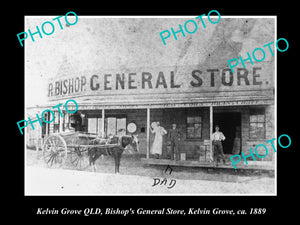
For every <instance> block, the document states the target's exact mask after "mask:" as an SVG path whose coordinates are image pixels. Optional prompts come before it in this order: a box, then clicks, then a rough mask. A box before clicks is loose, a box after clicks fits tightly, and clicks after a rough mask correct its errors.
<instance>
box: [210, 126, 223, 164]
mask: <svg viewBox="0 0 300 225" xmlns="http://www.w3.org/2000/svg"><path fill="white" fill-rule="evenodd" d="M219 130H220V127H219V126H218V125H216V126H215V133H213V134H212V138H211V139H212V144H213V150H214V153H213V154H214V161H215V162H216V164H217V165H218V162H220V158H221V159H222V160H223V163H224V164H225V155H224V153H223V146H222V142H221V141H224V140H225V136H224V134H223V133H222V132H221V131H219Z"/></svg>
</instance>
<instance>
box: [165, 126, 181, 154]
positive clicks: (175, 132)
mask: <svg viewBox="0 0 300 225" xmlns="http://www.w3.org/2000/svg"><path fill="white" fill-rule="evenodd" d="M181 136H182V133H181V132H180V130H179V129H178V128H177V127H176V123H173V124H172V129H170V130H169V131H168V139H169V141H170V142H171V160H174V154H175V160H179V148H178V147H179V146H178V145H179V143H180V140H181Z"/></svg>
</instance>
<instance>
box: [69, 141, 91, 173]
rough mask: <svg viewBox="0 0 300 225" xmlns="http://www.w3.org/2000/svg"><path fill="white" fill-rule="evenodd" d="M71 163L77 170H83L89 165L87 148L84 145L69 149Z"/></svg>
mask: <svg viewBox="0 0 300 225" xmlns="http://www.w3.org/2000/svg"><path fill="white" fill-rule="evenodd" d="M71 163H72V165H73V166H74V167H75V168H76V169H78V170H84V169H86V168H87V167H88V166H89V158H88V151H87V148H86V147H84V146H81V147H75V148H74V149H72V151H71Z"/></svg>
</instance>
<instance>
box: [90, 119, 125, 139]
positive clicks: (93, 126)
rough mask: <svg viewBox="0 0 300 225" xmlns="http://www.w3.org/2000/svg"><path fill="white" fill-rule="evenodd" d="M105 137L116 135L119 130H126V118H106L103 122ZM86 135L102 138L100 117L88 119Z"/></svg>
mask: <svg viewBox="0 0 300 225" xmlns="http://www.w3.org/2000/svg"><path fill="white" fill-rule="evenodd" d="M104 123H105V124H104V127H105V135H104V136H106V137H108V136H110V135H116V134H117V133H118V131H119V130H120V129H124V130H126V118H125V117H123V116H121V117H115V116H108V117H106V118H105V120H104ZM88 133H96V134H98V135H99V136H102V117H90V118H88Z"/></svg>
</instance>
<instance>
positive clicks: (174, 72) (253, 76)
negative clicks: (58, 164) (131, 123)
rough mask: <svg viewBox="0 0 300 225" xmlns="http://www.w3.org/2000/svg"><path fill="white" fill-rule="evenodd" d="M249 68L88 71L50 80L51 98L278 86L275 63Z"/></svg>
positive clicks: (165, 68) (232, 89)
mask: <svg viewBox="0 0 300 225" xmlns="http://www.w3.org/2000/svg"><path fill="white" fill-rule="evenodd" d="M251 66H252V65H250V66H249V68H247V69H245V68H237V70H236V72H235V73H232V72H231V70H230V68H224V69H221V68H205V67H201V66H198V67H197V66H194V67H193V66H182V67H176V68H174V67H164V68H149V69H143V70H141V69H140V70H138V69H136V70H135V71H126V72H122V71H88V72H83V73H78V74H76V75H74V76H65V77H60V78H55V79H52V80H50V81H49V83H48V90H47V96H48V97H49V99H50V100H51V99H62V98H66V97H73V96H105V95H106V96H117V95H120V96H123V95H124V94H125V95H134V96H137V95H138V96H142V95H147V94H148V95H149V94H176V95H178V94H182V93H187V94H188V93H192V94H194V95H197V93H199V94H202V95H203V94H207V93H209V94H210V96H212V94H213V95H214V94H215V95H219V94H220V93H221V92H235V93H236V92H237V91H253V90H257V91H260V90H267V89H268V90H269V89H271V88H273V87H274V65H273V64H272V63H270V62H267V63H261V64H260V65H259V66H256V65H255V64H254V65H253V66H252V67H251Z"/></svg>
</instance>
